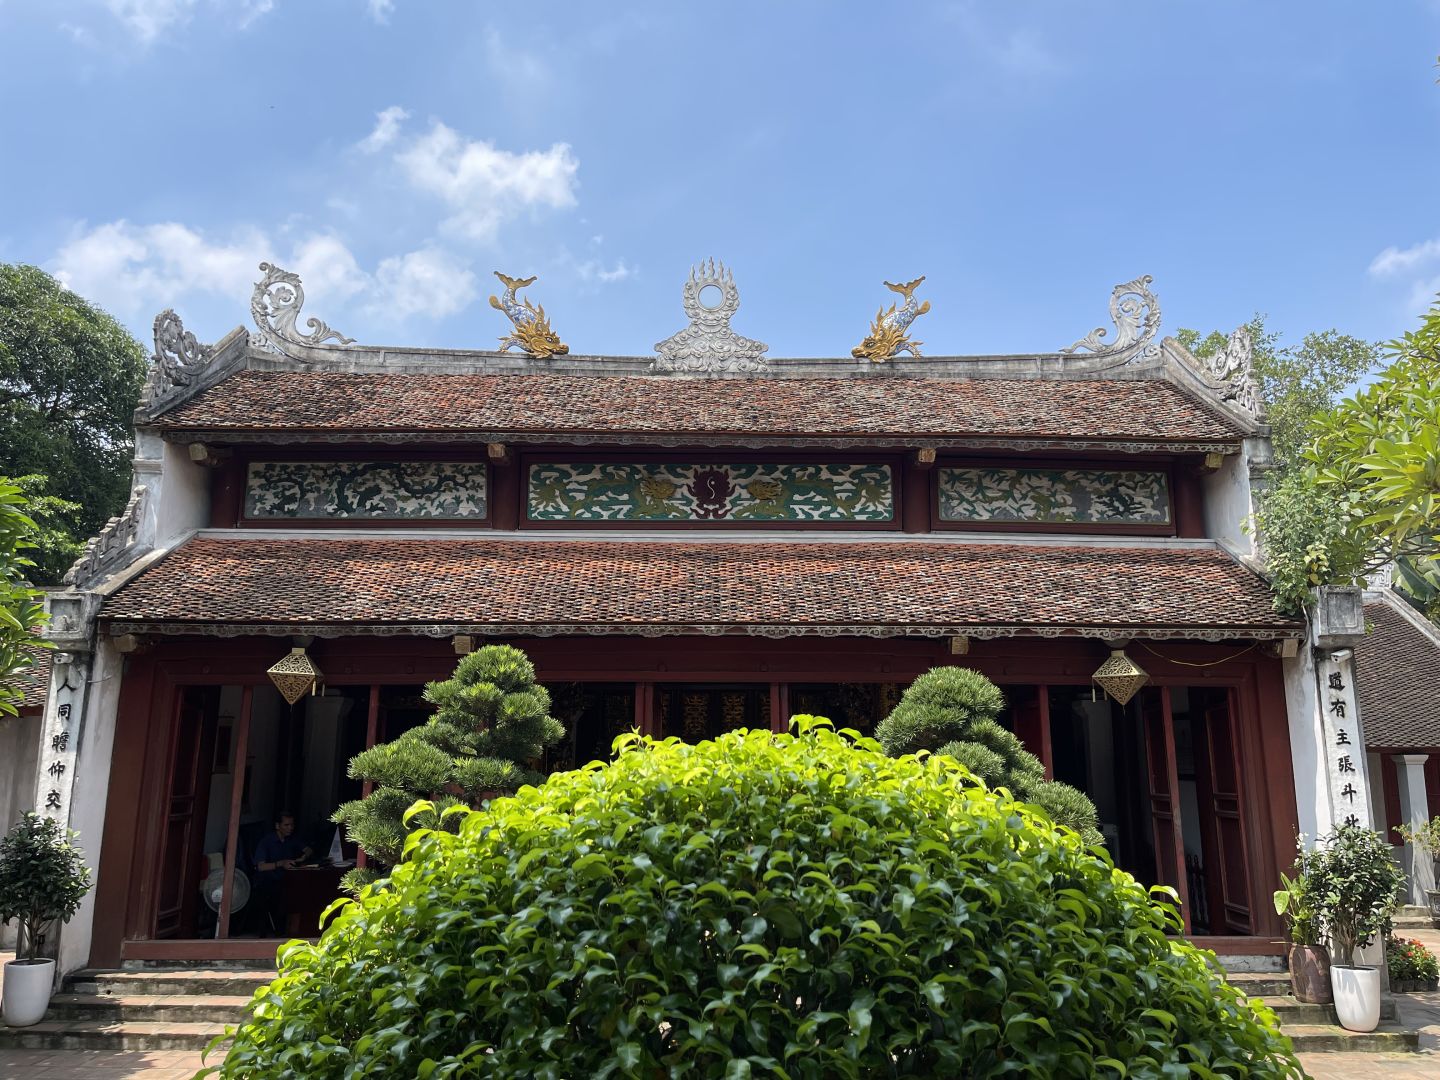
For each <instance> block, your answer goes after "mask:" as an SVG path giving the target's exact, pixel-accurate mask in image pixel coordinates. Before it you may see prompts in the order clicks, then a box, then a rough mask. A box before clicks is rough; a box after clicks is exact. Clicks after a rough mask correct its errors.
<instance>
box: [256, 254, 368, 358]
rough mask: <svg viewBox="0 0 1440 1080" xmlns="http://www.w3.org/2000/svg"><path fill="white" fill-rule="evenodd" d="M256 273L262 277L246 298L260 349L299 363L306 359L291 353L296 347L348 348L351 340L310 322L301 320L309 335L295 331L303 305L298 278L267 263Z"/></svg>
mask: <svg viewBox="0 0 1440 1080" xmlns="http://www.w3.org/2000/svg"><path fill="white" fill-rule="evenodd" d="M260 269H261V271H263V272H264V274H265V276H264V277H262V278H261V279H260V280H259V281H257V282H256V283H255V292H254V293H253V294H252V295H251V297H250V314H251V315H252V316H254V318H255V326H256V328H257V329H258V330H259V331H260V345H261V347H262V348H264V349H266V350H268V351H269V352H272V353H275V354H276V355H277V356H288V357H290V358H291V359H292V360H300V361H302V362H303V361H305V360H306V359H307V357H305V356H303V355H300V354H298V353H297V352H295V351H294V350H295V349H296V348H297V347H299V348H307V347H311V346H315V345H322V344H324V343H325V342H327V341H329V340H330V339H331V338H334V339H335V341H337V342H338V343H339V344H341V345H349V344H351V343H352V342H353V341H354V340H355V339H354V338H351V337H346V336H345V335H344V334H342V333H340V331H338V330H332V329H330V326H329V324H327V323H324V322H321V321H320V320H319V319H314V318H310V319H306V320H305V325H306V326H307V327H309V329H310V333H308V334H302V333H301V332H300V331H299V330H297V329H296V328H295V322H296V320H297V319H299V317H300V309H301V308H302V307H303V306H304V305H305V289H304V287H303V286H302V285H301V284H300V275H299V274H294V273H291V272H290V271H289V270H281V269H280V268H279V267H278V266H275V265H274V264H273V263H268V262H262V263H261V264H260Z"/></svg>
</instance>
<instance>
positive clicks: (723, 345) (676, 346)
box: [655, 258, 770, 372]
mask: <svg viewBox="0 0 1440 1080" xmlns="http://www.w3.org/2000/svg"><path fill="white" fill-rule="evenodd" d="M707 289H708V290H712V291H711V292H706V291H705V290H707ZM684 295H685V314H686V315H688V316H689V317H690V325H689V326H687V327H686V328H685V329H684V330H681V331H680V332H679V333H676V334H672V335H671V336H670V337H668V338H666V339H665V340H664V341H661V342H659V343H657V344H656V346H655V351H656V352H657V353H659V354H660V358H659V359H658V360H656V361H655V369H656V370H657V371H698V372H719V371H745V372H749V371H764V370H765V369H766V368H767V367H768V366H769V364H768V362H767V361H766V359H765V352H766V350H768V349H769V348H770V346H768V345H765V344H763V343H761V342H759V341H752V340H750V339H749V338H745V337H741V336H740V335H739V334H737V333H735V331H734V330H731V329H730V319H731V318H732V317H733V316H734V314H735V312H736V311H737V310H739V308H740V290H739V289H737V288H735V278H734V276H733V275H732V274H731V273H730V271H729V270H727V269H726V268H725V264H724V263H717V262H716V261H715V260H714V259H713V258H712V259H709V260H708V261H706V262H703V263H700V264H699V265H698V266H693V267H691V269H690V277H689V278H688V279H687V280H686V282H685V293H684ZM712 296H713V297H714V301H713V302H711V297H712Z"/></svg>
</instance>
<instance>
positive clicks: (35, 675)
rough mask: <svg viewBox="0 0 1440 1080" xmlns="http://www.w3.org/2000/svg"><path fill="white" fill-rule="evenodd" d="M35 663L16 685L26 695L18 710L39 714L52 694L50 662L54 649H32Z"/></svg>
mask: <svg viewBox="0 0 1440 1080" xmlns="http://www.w3.org/2000/svg"><path fill="white" fill-rule="evenodd" d="M28 651H29V653H30V655H31V656H33V657H34V658H35V663H33V664H31V665H30V666H29V667H28V668H26V669H25V670H24V671H22V672H21V673H20V675H19V677H18V678H17V679H16V685H17V687H18V688H19V690H20V692H21V693H22V694H24V695H25V696H24V698H23V699H22V700H21V702H20V704H19V706H18V708H19V709H20V711H21V712H38V711H39V710H41V709H43V708H44V707H45V697H46V695H47V694H48V693H49V692H50V661H51V658H52V657H54V655H55V650H54V649H30V650H28Z"/></svg>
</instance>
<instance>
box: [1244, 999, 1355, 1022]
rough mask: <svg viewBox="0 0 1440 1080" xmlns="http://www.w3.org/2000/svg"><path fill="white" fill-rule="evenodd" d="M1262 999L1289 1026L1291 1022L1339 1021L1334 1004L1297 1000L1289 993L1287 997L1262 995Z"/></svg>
mask: <svg viewBox="0 0 1440 1080" xmlns="http://www.w3.org/2000/svg"><path fill="white" fill-rule="evenodd" d="M1260 1000H1261V1001H1262V1002H1264V1003H1265V1004H1266V1005H1267V1006H1269V1007H1270V1008H1271V1009H1273V1010H1274V1012H1275V1015H1276V1016H1277V1017H1279V1018H1280V1023H1281V1024H1283V1025H1286V1026H1287V1027H1288V1026H1289V1025H1290V1024H1338V1023H1339V1019H1338V1018H1337V1017H1336V1016H1335V1006H1333V1005H1312V1004H1310V1003H1309V1002H1308V1001H1296V1000H1295V998H1293V997H1290V996H1288V995H1287V996H1286V997H1262V998H1260Z"/></svg>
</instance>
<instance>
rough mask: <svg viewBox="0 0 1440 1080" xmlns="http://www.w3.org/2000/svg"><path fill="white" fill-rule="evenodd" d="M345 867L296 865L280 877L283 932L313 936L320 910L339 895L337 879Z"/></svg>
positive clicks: (317, 925) (342, 874)
mask: <svg viewBox="0 0 1440 1080" xmlns="http://www.w3.org/2000/svg"><path fill="white" fill-rule="evenodd" d="M346 869H348V867H343V868H342V867H339V866H295V867H292V868H290V869H289V870H286V871H285V872H284V874H283V875H282V876H281V878H280V904H281V910H282V911H284V912H285V932H286V933H287V934H289V935H290V936H291V937H316V936H317V935H318V934H319V933H320V913H321V912H322V911H324V910H325V909H326V908H327V907H329V906H330V905H331V904H332V903H334V901H335V900H336V899H337V898H338V897H339V896H340V879H341V878H342V877H344V876H345V871H346Z"/></svg>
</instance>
